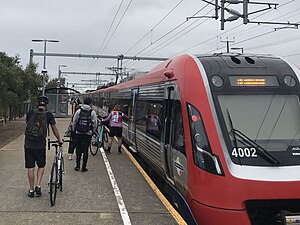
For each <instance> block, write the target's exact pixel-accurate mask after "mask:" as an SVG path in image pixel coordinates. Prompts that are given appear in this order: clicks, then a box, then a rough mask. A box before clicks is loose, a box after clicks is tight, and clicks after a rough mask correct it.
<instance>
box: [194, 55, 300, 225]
mask: <svg viewBox="0 0 300 225" xmlns="http://www.w3.org/2000/svg"><path fill="white" fill-rule="evenodd" d="M197 60H199V61H200V63H199V61H198V64H199V68H200V73H201V76H202V77H203V80H204V86H205V87H206V92H207V99H208V101H209V105H210V108H211V114H212V117H213V120H214V121H215V123H214V125H215V127H214V126H210V125H207V124H209V123H210V122H209V121H205V120H206V119H205V116H203V115H202V117H203V121H204V124H206V129H207V135H208V138H209V142H208V143H207V144H206V145H205V143H203V138H202V137H201V134H200V135H199V133H197V131H196V129H193V128H191V132H192V138H193V139H194V146H193V148H194V152H196V153H195V154H194V160H195V161H196V162H197V160H198V161H199V163H198V164H200V167H201V163H202V164H203V165H202V167H203V168H204V169H205V170H207V171H208V172H211V173H214V174H215V175H211V173H206V174H202V175H201V176H200V177H194V178H193V179H194V181H195V182H198V184H199V183H201V185H198V186H197V185H194V186H193V185H192V187H191V188H192V189H193V191H194V192H195V193H197V194H195V195H194V199H196V200H193V203H192V208H193V211H194V215H195V216H196V217H197V220H198V221H201V222H203V224H204V225H205V224H211V225H217V224H222V225H246V224H247V225H250V224H251V225H276V224H278V225H283V224H294V225H295V224H300V104H299V94H300V92H299V91H300V85H299V74H298V75H297V74H296V73H298V71H297V70H296V68H293V67H292V66H291V65H289V64H288V63H286V62H285V61H284V60H282V59H280V58H276V57H271V56H245V55H230V54H228V55H214V56H210V57H205V56H203V57H198V58H197ZM200 107H201V106H200ZM190 112H191V110H190ZM191 113H192V114H195V113H194V112H191ZM195 118H196V117H195ZM191 121H196V119H195V120H193V117H191ZM213 129H215V133H216V134H215V135H212V132H213V131H212V130H213ZM193 132H194V133H193ZM201 145H202V146H201ZM206 148H207V149H211V150H210V152H208V150H206ZM195 149H196V150H195ZM207 152H208V153H207ZM208 158H210V159H208ZM189 175H190V174H189ZM194 184H195V183H194ZM212 187H214V188H212Z"/></svg>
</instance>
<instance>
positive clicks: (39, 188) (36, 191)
mask: <svg viewBox="0 0 300 225" xmlns="http://www.w3.org/2000/svg"><path fill="white" fill-rule="evenodd" d="M34 192H35V194H36V197H41V195H42V188H41V187H38V186H35V188H34Z"/></svg>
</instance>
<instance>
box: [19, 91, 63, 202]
mask: <svg viewBox="0 0 300 225" xmlns="http://www.w3.org/2000/svg"><path fill="white" fill-rule="evenodd" d="M48 102H49V100H48V98H47V97H46V96H41V97H39V98H38V100H37V103H38V106H37V109H35V110H33V109H32V110H30V111H29V112H28V113H27V115H26V123H27V127H28V126H29V125H28V124H29V123H30V122H29V121H30V119H31V118H32V117H33V116H34V114H35V112H36V111H40V112H44V113H45V118H46V120H47V128H48V126H49V124H50V126H51V129H52V132H53V134H54V136H55V137H56V138H57V140H58V143H59V144H63V142H62V140H61V138H60V135H59V132H58V129H57V127H56V122H55V119H54V116H53V114H52V113H51V112H48V111H47V104H48ZM27 127H26V132H25V143H24V149H25V168H27V177H28V181H29V191H28V197H30V198H33V197H34V196H35V195H36V196H37V197H40V196H41V195H42V189H41V183H42V178H43V175H44V171H45V165H46V135H45V137H43V138H41V139H38V140H33V139H32V138H31V136H30V135H29V134H28V132H27ZM46 133H47V132H46ZM36 165H37V167H38V169H37V179H36V180H35V167H36ZM35 182H36V185H35Z"/></svg>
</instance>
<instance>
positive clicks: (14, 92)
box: [0, 52, 42, 118]
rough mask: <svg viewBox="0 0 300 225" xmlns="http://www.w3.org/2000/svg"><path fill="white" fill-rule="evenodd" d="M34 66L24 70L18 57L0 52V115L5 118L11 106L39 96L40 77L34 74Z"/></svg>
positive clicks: (35, 66)
mask: <svg viewBox="0 0 300 225" xmlns="http://www.w3.org/2000/svg"><path fill="white" fill-rule="evenodd" d="M36 68H37V65H36V64H31V65H28V66H27V67H26V69H25V70H24V69H23V68H22V66H21V65H20V56H19V55H16V56H15V57H9V56H7V55H6V53H4V52H0V113H1V112H2V113H1V114H2V115H3V116H4V117H5V118H6V117H7V115H8V112H9V111H10V109H11V107H12V106H17V105H19V104H20V103H23V102H24V101H25V100H28V99H32V98H35V97H37V96H38V95H39V91H38V88H39V87H41V83H42V76H41V75H39V74H37V73H36Z"/></svg>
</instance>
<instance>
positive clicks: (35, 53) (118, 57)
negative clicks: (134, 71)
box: [30, 49, 168, 62]
mask: <svg viewBox="0 0 300 225" xmlns="http://www.w3.org/2000/svg"><path fill="white" fill-rule="evenodd" d="M34 56H56V57H73V58H93V59H100V58H101V59H119V60H122V59H131V60H153V61H165V60H167V59H168V58H163V57H143V56H141V57H140V56H125V55H117V56H114V55H89V54H68V53H46V54H45V53H40V52H34V51H33V50H32V49H31V50H30V62H32V61H33V60H32V58H33V57H34Z"/></svg>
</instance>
